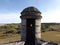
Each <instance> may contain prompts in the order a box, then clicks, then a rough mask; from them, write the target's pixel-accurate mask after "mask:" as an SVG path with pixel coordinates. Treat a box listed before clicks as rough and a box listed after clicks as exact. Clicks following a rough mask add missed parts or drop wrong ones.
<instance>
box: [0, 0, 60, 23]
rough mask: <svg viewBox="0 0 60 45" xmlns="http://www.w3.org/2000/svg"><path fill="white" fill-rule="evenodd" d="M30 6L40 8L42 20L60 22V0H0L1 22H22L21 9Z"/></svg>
mask: <svg viewBox="0 0 60 45" xmlns="http://www.w3.org/2000/svg"><path fill="white" fill-rule="evenodd" d="M29 6H34V7H36V8H38V9H39V10H40V12H41V13H42V14H41V15H42V20H41V22H45V23H46V22H49V23H50V22H56V23H60V0H0V23H20V22H21V19H20V17H19V16H20V15H21V14H20V13H21V11H22V10H23V9H24V8H26V7H29Z"/></svg>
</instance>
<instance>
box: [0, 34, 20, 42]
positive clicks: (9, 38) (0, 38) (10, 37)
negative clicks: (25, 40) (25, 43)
mask: <svg viewBox="0 0 60 45" xmlns="http://www.w3.org/2000/svg"><path fill="white" fill-rule="evenodd" d="M18 40H20V35H19V34H7V35H4V34H3V35H0V43H8V42H14V41H18Z"/></svg>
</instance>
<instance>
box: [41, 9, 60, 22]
mask: <svg viewBox="0 0 60 45" xmlns="http://www.w3.org/2000/svg"><path fill="white" fill-rule="evenodd" d="M42 17H43V18H42V22H57V23H60V10H52V11H49V12H46V13H45V14H42Z"/></svg>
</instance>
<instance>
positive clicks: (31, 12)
mask: <svg viewBox="0 0 60 45" xmlns="http://www.w3.org/2000/svg"><path fill="white" fill-rule="evenodd" d="M20 17H21V18H25V19H27V18H34V19H36V18H41V17H42V16H41V12H40V11H39V10H38V9H37V8H35V7H27V8H25V9H24V10H23V11H22V12H21V16H20Z"/></svg>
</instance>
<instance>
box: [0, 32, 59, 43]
mask: <svg viewBox="0 0 60 45" xmlns="http://www.w3.org/2000/svg"><path fill="white" fill-rule="evenodd" d="M20 38H21V37H20V34H7V35H4V34H2V35H1V34H0V43H8V42H14V41H17V40H19V39H20ZM42 39H44V40H46V41H53V42H56V43H60V32H57V31H48V32H43V33H42Z"/></svg>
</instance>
